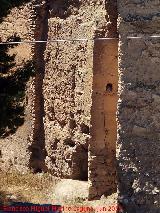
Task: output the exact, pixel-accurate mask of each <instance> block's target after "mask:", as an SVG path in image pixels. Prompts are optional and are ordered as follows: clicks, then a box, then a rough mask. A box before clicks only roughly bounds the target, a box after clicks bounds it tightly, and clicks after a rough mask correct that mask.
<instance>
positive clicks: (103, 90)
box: [89, 39, 118, 199]
mask: <svg viewBox="0 0 160 213" xmlns="http://www.w3.org/2000/svg"><path fill="white" fill-rule="evenodd" d="M117 55H118V40H117V39H113V40H108V41H106V40H105V41H96V42H95V45H94V68H93V70H94V71H93V94H92V110H91V116H92V118H91V125H92V128H91V140H90V144H89V184H90V185H89V198H90V199H96V198H100V197H101V196H102V195H103V194H104V195H108V194H111V193H113V192H115V191H116V136H117V125H116V109H117V87H118V72H117V70H118V60H117Z"/></svg>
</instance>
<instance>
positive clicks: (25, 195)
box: [0, 172, 117, 213]
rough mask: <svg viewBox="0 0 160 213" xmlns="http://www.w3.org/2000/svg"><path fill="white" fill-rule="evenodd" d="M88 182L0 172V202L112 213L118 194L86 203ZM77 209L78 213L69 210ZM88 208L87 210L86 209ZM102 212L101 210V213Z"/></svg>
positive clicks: (67, 210)
mask: <svg viewBox="0 0 160 213" xmlns="http://www.w3.org/2000/svg"><path fill="white" fill-rule="evenodd" d="M87 197H88V183H87V182H86V181H77V180H66V179H65V180H59V179H57V178H55V177H53V176H51V175H49V174H47V173H46V174H43V173H39V174H31V173H30V174H23V175H20V174H17V173H14V172H13V173H2V172H0V203H2V205H9V204H10V203H11V202H29V203H34V204H52V205H57V204H58V205H61V206H62V208H63V210H64V211H63V212H64V213H67V212H91V213H93V212H113V213H115V212H116V211H114V210H115V209H116V206H117V201H116V200H117V194H113V195H111V196H109V197H107V198H105V197H103V196H102V198H101V199H100V200H96V201H88V200H87ZM69 208H74V209H75V208H76V209H77V210H72V209H71V210H70V209H69ZM86 208H88V209H89V210H86ZM102 209H103V210H102Z"/></svg>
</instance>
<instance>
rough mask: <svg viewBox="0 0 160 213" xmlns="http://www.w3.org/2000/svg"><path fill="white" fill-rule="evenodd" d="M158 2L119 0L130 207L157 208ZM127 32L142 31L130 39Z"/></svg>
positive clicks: (123, 158)
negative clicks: (152, 36) (154, 36)
mask: <svg viewBox="0 0 160 213" xmlns="http://www.w3.org/2000/svg"><path fill="white" fill-rule="evenodd" d="M159 8H160V2H159V1H158V0H154V1H135V0H131V1H126V0H125V1H123V0H121V1H118V10H119V13H120V14H119V33H120V42H119V78H120V79H119V95H120V98H119V102H118V147H117V148H118V153H117V160H118V167H119V168H118V176H119V181H118V182H119V187H118V188H119V195H120V200H121V201H120V202H122V203H123V205H124V208H125V209H126V211H127V212H159V201H160V200H159V198H160V197H159V187H160V181H159V180H160V166H159V165H160V155H159V153H160V149H159V148H160V141H159V139H160V132H159V131H160V125H159V124H160V122H159V110H160V93H159V89H160V81H159V80H160V39H159V38H149V36H150V35H158V34H160V27H159V25H160V18H159V15H160V14H159ZM127 36H136V37H137V36H140V37H141V36H142V38H140V39H138V38H137V39H129V38H127Z"/></svg>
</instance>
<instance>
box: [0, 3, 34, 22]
mask: <svg viewBox="0 0 160 213" xmlns="http://www.w3.org/2000/svg"><path fill="white" fill-rule="evenodd" d="M29 1H30V0H1V9H0V22H2V21H3V17H5V16H7V15H8V13H9V11H10V10H11V9H12V8H14V7H18V6H21V5H22V4H23V3H27V2H29Z"/></svg>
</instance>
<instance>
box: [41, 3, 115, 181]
mask: <svg viewBox="0 0 160 213" xmlns="http://www.w3.org/2000/svg"><path fill="white" fill-rule="evenodd" d="M107 4H108V1H102V0H98V1H87V0H86V1H85V0H84V1H68V3H65V2H64V1H55V2H53V1H49V2H48V5H49V13H50V14H49V20H48V40H52V39H56V38H57V39H70V38H72V39H76V38H88V39H90V38H94V37H103V36H104V37H105V36H109V33H110V31H111V29H110V28H111V23H112V22H113V21H112V20H113V16H112V15H113V10H112V13H111V12H110V11H109V12H108V11H107ZM109 6H110V5H109ZM109 9H110V10H111V9H113V7H109ZM115 20H116V19H115ZM112 26H113V23H112ZM113 28H114V29H116V24H115V22H114V26H113ZM113 31H114V30H112V32H113ZM115 34H116V33H115ZM112 35H113V34H112ZM97 45H100V46H101V41H100V42H99V43H97ZM102 46H103V45H102ZM100 51H101V50H100ZM93 55H94V43H93V42H92V41H88V42H85V41H64V42H55V43H48V44H47V46H46V51H45V62H46V67H45V76H44V84H43V91H44V93H43V94H44V109H45V116H44V128H45V147H46V152H47V157H46V159H45V162H46V165H47V168H48V169H49V171H51V172H52V173H53V174H56V175H58V176H61V177H66V178H73V179H81V180H87V177H88V144H89V143H90V146H92V138H91V137H92V136H91V134H90V128H91V116H92V115H91V106H92V92H93V89H94V88H93V85H92V84H93V75H94V74H93V69H94V68H93V66H94V65H93V64H94V59H95V58H94V56H93ZM95 113H96V112H95ZM99 134H101V133H99ZM90 138H91V139H90ZM89 141H91V142H89ZM97 143H99V141H97Z"/></svg>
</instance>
